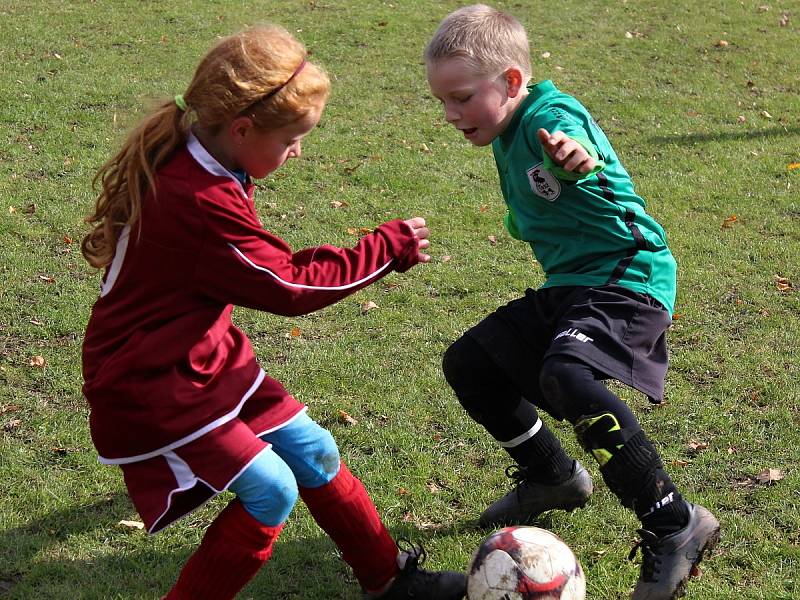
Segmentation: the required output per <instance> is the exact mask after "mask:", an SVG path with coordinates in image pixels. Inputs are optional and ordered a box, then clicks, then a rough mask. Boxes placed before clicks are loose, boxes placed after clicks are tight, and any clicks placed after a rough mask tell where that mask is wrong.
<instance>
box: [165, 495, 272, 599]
mask: <svg viewBox="0 0 800 600" xmlns="http://www.w3.org/2000/svg"><path fill="white" fill-rule="evenodd" d="M282 528H283V524H281V525H278V526H277V527H268V526H266V525H262V524H261V523H260V522H259V521H257V520H256V519H255V518H254V517H253V516H251V515H250V513H248V512H247V511H246V510H245V508H244V506H242V503H241V502H240V501H239V500H238V499H235V500H233V501H232V502H231V503H230V504H228V506H227V507H225V510H223V511H222V512H221V513H220V514H219V516H217V518H216V519H215V520H214V522H213V523H211V526H210V527H209V528H208V530H207V531H206V534H205V535H204V536H203V541H202V542H201V543H200V546H199V547H198V548H197V550H196V551H195V553H194V554H192V556H191V557H189V561H188V562H187V563H186V565H185V566H184V567H183V570H182V571H181V574H180V576H179V577H178V581H177V583H176V584H175V585H174V586H173V588H172V589H171V590H170V592H169V594H167V595H166V597H165V598H164V600H206V599H208V600H228V599H231V598H234V597H235V596H236V594H237V593H238V592H239V590H241V589H242V588H243V587H244V586H245V584H246V583H247V582H248V581H250V580H251V579H252V578H253V576H254V575H255V574H256V573H257V572H258V570H259V569H260V568H261V566H262V565H263V564H264V563H265V562H267V560H269V557H270V556H271V555H272V544H273V542H274V541H275V539H276V538H277V537H278V533H280V531H281V529H282Z"/></svg>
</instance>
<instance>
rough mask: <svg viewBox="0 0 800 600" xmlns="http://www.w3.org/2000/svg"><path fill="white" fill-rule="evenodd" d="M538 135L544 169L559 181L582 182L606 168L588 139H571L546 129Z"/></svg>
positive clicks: (578, 137)
mask: <svg viewBox="0 0 800 600" xmlns="http://www.w3.org/2000/svg"><path fill="white" fill-rule="evenodd" d="M536 135H537V137H538V138H539V142H540V143H541V145H542V153H543V155H544V160H545V163H544V168H545V169H546V170H547V171H549V172H551V173H552V174H553V175H555V176H556V177H558V178H559V179H564V180H567V181H580V180H581V179H585V178H586V177H588V176H589V175H594V174H595V173H597V172H599V171H601V170H603V168H604V167H605V162H603V160H601V159H600V157H599V156H598V154H597V150H595V148H594V144H592V143H591V141H589V138H588V137H581V136H574V137H570V136H569V135H567V134H566V133H564V132H563V131H554V132H553V133H550V132H549V131H547V129H544V128H540V129H539V130H537V132H536Z"/></svg>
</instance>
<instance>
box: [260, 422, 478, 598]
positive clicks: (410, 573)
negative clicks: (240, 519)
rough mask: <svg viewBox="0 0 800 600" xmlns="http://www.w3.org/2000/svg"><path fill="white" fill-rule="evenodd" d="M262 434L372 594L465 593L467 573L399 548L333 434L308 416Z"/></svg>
mask: <svg viewBox="0 0 800 600" xmlns="http://www.w3.org/2000/svg"><path fill="white" fill-rule="evenodd" d="M262 438H263V439H264V440H266V441H268V442H271V443H272V444H273V448H274V449H275V452H276V453H277V454H279V455H280V456H281V458H283V460H284V461H286V464H288V465H289V466H290V467H291V469H292V471H293V472H294V474H295V477H296V478H297V483H298V485H299V489H300V497H301V498H302V499H303V501H304V502H305V503H306V506H308V509H309V511H310V512H311V514H312V516H313V517H314V519H315V520H316V521H317V523H318V524H319V525H320V527H322V529H323V530H324V531H325V532H326V533H327V534H328V535H329V536H330V537H331V539H332V540H333V541H334V543H335V544H336V545H337V546H338V547H339V549H340V550H341V551H342V556H343V557H344V559H345V561H347V563H348V564H349V565H350V566H351V567H352V569H353V573H354V575H355V577H356V579H358V582H359V583H360V584H361V587H362V588H363V589H364V591H365V592H367V594H368V597H370V598H381V599H387V600H394V599H395V598H410V597H413V598H419V600H428V599H430V600H434V599H435V600H460V599H461V598H462V597H463V596H464V594H465V593H466V577H465V575H464V574H463V573H454V572H448V571H442V572H428V571H425V570H424V569H419V568H418V566H417V565H418V563H419V561H420V556H421V555H422V550H421V549H417V548H415V549H414V551H409V552H404V553H402V554H399V553H398V548H397V546H396V544H395V542H394V540H393V539H392V537H391V535H389V532H388V531H387V529H386V527H385V526H384V524H383V522H382V521H381V519H380V517H379V516H378V511H377V510H376V508H375V505H374V504H373V503H372V500H370V498H369V496H368V495H367V491H366V490H365V489H364V485H363V484H362V483H361V481H359V480H358V478H356V477H355V476H353V474H352V473H350V471H349V469H348V468H347V466H345V464H344V463H343V462H342V461H341V459H340V457H339V450H338V448H337V446H336V442H335V441H334V440H333V437H332V436H331V434H330V433H329V432H328V431H327V430H325V429H323V428H322V427H320V426H319V425H318V424H317V423H315V422H314V421H313V420H312V419H311V418H310V417H308V415H306V414H302V415H300V416H298V417H297V418H296V419H294V420H293V421H292V422H291V423H289V424H288V425H285V426H284V427H282V428H280V429H278V430H277V431H274V432H272V433H268V434H266V435H264V436H262ZM400 563H403V564H402V569H401V565H400Z"/></svg>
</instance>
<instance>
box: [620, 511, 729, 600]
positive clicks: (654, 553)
mask: <svg viewBox="0 0 800 600" xmlns="http://www.w3.org/2000/svg"><path fill="white" fill-rule="evenodd" d="M686 504H687V508H688V509H689V522H688V523H687V524H686V526H685V527H684V528H683V529H681V530H679V531H676V532H675V533H671V534H669V535H665V536H663V537H658V536H656V535H655V534H654V533H652V532H650V531H647V530H646V529H640V530H639V534H640V535H641V536H642V540H641V541H640V542H639V543H638V544H636V545H635V546H634V547H633V550H631V554H630V556H629V557H628V559H629V560H633V557H634V556H635V555H636V551H637V550H638V549H640V548H641V550H642V570H641V572H640V574H639V581H638V582H637V584H636V588H635V589H634V590H633V596H631V600H672V599H673V598H678V597H679V596H682V595H683V588H684V587H685V586H686V581H687V580H688V579H689V576H690V575H691V573H692V570H693V569H694V567H695V566H697V564H698V563H699V562H700V561H701V560H702V559H703V555H704V554H711V550H713V548H714V546H716V545H717V542H718V541H719V521H717V519H716V518H714V515H712V514H711V513H710V512H709V511H708V510H707V509H705V508H703V507H702V506H699V505H696V504H690V503H688V502H687V503H686Z"/></svg>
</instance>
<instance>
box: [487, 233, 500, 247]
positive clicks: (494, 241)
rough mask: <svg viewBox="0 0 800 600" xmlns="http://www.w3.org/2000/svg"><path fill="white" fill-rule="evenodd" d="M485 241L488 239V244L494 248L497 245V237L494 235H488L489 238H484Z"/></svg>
mask: <svg viewBox="0 0 800 600" xmlns="http://www.w3.org/2000/svg"><path fill="white" fill-rule="evenodd" d="M486 239H488V240H489V243H490V244H491V245H492V246H496V245H497V236H495V235H490V236H489V237H488V238H486Z"/></svg>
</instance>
